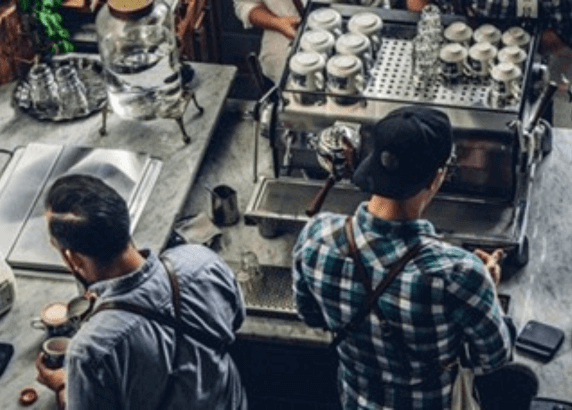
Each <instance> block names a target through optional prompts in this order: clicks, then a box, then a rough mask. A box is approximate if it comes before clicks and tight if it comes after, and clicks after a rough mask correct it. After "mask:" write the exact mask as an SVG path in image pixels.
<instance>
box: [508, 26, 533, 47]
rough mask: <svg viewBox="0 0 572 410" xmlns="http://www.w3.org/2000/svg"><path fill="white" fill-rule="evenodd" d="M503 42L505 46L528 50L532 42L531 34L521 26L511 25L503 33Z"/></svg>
mask: <svg viewBox="0 0 572 410" xmlns="http://www.w3.org/2000/svg"><path fill="white" fill-rule="evenodd" d="M502 43H503V45H504V46H505V47H510V46H516V47H520V48H523V49H525V50H526V49H527V47H528V44H529V43H530V34H528V33H527V31H526V30H525V29H523V28H521V27H518V26H515V27H511V28H509V29H508V30H507V31H505V32H504V33H503V34H502Z"/></svg>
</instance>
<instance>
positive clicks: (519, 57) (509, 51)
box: [497, 46, 527, 70]
mask: <svg viewBox="0 0 572 410" xmlns="http://www.w3.org/2000/svg"><path fill="white" fill-rule="evenodd" d="M526 56H527V54H526V51H524V50H523V49H522V48H520V47H517V46H510V47H504V48H502V49H501V50H500V51H499V53H498V57H497V59H498V61H499V63H513V64H515V65H516V66H517V67H519V68H520V69H521V70H522V68H523V66H524V63H525V61H526Z"/></svg>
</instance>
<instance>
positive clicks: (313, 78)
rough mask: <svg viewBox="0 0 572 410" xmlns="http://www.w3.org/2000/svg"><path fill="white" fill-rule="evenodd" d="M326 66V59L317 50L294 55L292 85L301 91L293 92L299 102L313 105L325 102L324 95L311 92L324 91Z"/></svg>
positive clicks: (291, 73)
mask: <svg viewBox="0 0 572 410" xmlns="http://www.w3.org/2000/svg"><path fill="white" fill-rule="evenodd" d="M325 67H326V60H325V59H324V57H323V55H322V54H320V53H318V52H316V51H301V52H298V53H296V54H294V55H293V56H292V58H291V59H290V62H289V68H290V85H291V88H292V90H293V91H301V92H294V93H293V94H294V99H295V100H296V101H297V102H298V103H299V104H302V105H313V104H316V103H318V102H324V97H323V96H321V95H315V94H309V93H312V92H317V91H318V92H323V91H324V89H325V79H324V69H325ZM308 92H309V93H308Z"/></svg>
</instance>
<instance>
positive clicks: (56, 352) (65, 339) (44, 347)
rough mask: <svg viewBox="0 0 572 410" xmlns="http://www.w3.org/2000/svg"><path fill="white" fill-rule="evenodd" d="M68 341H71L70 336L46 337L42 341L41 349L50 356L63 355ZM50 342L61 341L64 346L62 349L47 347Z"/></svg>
mask: <svg viewBox="0 0 572 410" xmlns="http://www.w3.org/2000/svg"><path fill="white" fill-rule="evenodd" d="M70 341H71V338H70V337H67V336H54V337H50V338H48V339H46V340H45V341H44V343H42V351H43V352H44V353H46V354H49V355H50V356H56V355H57V356H61V355H64V354H65V352H66V350H67V348H68V346H69V343H70ZM50 343H63V344H64V348H63V350H55V349H53V348H50V347H49V344H50Z"/></svg>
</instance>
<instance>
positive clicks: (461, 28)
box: [443, 21, 473, 47]
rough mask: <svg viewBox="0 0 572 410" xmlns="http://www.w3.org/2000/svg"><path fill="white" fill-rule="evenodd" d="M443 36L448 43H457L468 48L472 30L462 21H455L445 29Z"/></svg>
mask: <svg viewBox="0 0 572 410" xmlns="http://www.w3.org/2000/svg"><path fill="white" fill-rule="evenodd" d="M443 36H444V37H445V40H447V41H448V42H450V43H459V44H462V45H463V46H465V47H468V46H469V45H470V43H471V38H472V37H473V29H471V28H470V27H469V26H468V25H467V24H465V23H463V22H462V21H455V22H454V23H451V24H450V25H449V26H448V27H447V28H446V29H445V31H444V33H443Z"/></svg>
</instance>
